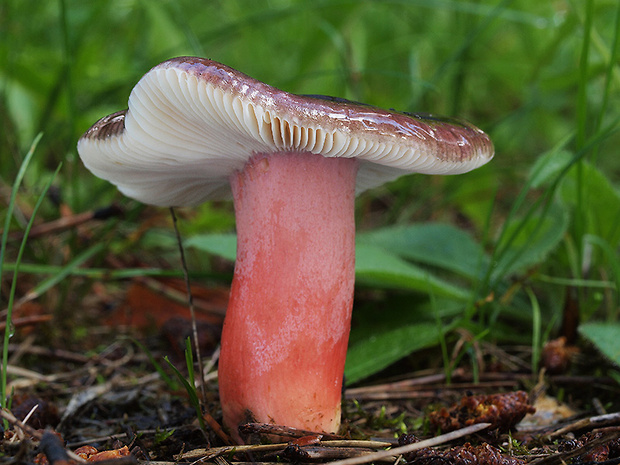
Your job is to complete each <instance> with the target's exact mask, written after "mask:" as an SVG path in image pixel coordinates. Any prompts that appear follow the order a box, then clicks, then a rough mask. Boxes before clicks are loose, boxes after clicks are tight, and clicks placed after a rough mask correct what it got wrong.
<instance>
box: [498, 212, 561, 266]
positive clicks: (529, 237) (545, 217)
mask: <svg viewBox="0 0 620 465" xmlns="http://www.w3.org/2000/svg"><path fill="white" fill-rule="evenodd" d="M568 224H569V215H568V212H567V210H566V209H565V208H562V207H561V206H559V205H557V204H551V205H549V206H548V207H547V208H545V209H543V210H542V211H540V212H538V213H535V214H533V215H531V216H529V217H527V218H526V219H521V220H517V221H515V222H513V223H512V224H509V225H507V227H506V231H505V233H504V235H503V238H504V240H503V241H502V242H501V243H500V244H498V246H497V247H498V250H501V252H500V253H499V254H498V256H497V262H496V263H495V267H494V271H493V275H494V277H495V278H500V277H502V276H507V275H510V274H513V273H516V272H518V271H523V270H526V269H528V268H530V267H533V266H535V265H537V264H539V263H542V262H543V261H544V260H545V259H546V258H547V256H548V255H549V254H550V253H551V252H552V251H553V250H554V249H555V248H556V247H557V246H558V244H559V243H560V241H561V240H562V237H563V236H564V233H565V232H566V229H567V228H568ZM502 249H503V250H502Z"/></svg>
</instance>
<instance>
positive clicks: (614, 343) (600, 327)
mask: <svg viewBox="0 0 620 465" xmlns="http://www.w3.org/2000/svg"><path fill="white" fill-rule="evenodd" d="M579 332H580V333H581V335H582V336H583V337H585V338H586V339H588V340H589V341H590V342H591V343H592V344H594V346H595V347H596V348H597V349H598V350H599V351H601V353H602V354H603V355H605V357H607V358H608V359H609V360H611V361H612V362H614V363H615V364H616V365H620V337H619V336H620V323H617V322H615V323H585V324H582V325H581V326H579Z"/></svg>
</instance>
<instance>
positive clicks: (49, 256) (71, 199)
mask: <svg viewBox="0 0 620 465" xmlns="http://www.w3.org/2000/svg"><path fill="white" fill-rule="evenodd" d="M619 44H620V6H618V2H617V1H616V0H599V1H593V0H586V1H577V0H569V1H565V2H541V1H534V0H512V1H511V0H479V1H475V0H471V1H460V0H386V1H370V0H367V1H363V0H315V1H307V0H269V1H266V0H258V1H257V0H251V1H250V0H230V1H228V0H227V1H226V2H224V1H215V2H193V1H189V0H178V1H170V0H149V1H145V0H107V1H103V0H92V1H88V2H84V1H77V0H59V1H58V2H34V1H22V0H5V1H4V2H3V3H2V4H0V125H1V130H0V193H2V196H1V197H0V205H3V206H6V207H7V208H0V221H2V223H3V224H5V225H6V226H8V228H10V229H11V230H12V231H18V230H23V229H24V228H26V225H27V223H28V219H29V215H31V213H32V207H33V206H34V205H35V204H36V202H37V199H39V198H40V196H41V194H42V192H43V187H42V186H44V185H45V183H46V182H48V181H50V182H52V185H53V188H54V189H55V190H56V191H57V195H58V196H59V197H60V199H61V202H62V203H63V204H64V205H66V206H68V207H70V208H71V209H72V210H73V211H75V212H82V211H86V210H92V209H96V208H99V207H103V206H105V205H108V204H109V203H110V202H118V203H119V204H121V205H122V206H123V208H124V209H125V210H126V214H125V217H124V218H122V219H120V220H119V219H112V220H109V221H108V222H107V223H106V224H104V225H103V226H101V227H98V228H96V229H95V230H94V236H93V237H90V238H89V239H88V240H84V238H81V237H78V235H77V234H76V233H75V231H69V232H64V233H61V235H60V237H59V238H55V240H56V241H57V240H58V239H60V241H61V242H62V243H63V244H64V245H65V246H64V247H63V248H62V250H61V248H59V247H57V246H54V245H53V244H52V243H51V241H47V242H46V240H45V238H44V239H36V240H32V241H31V243H30V244H29V245H30V247H27V248H26V249H25V250H23V256H21V260H22V267H21V274H20V275H19V276H20V277H21V278H22V279H24V280H25V282H26V283H28V285H30V286H31V287H32V288H33V289H35V290H37V291H38V292H37V294H36V295H37V297H38V298H39V299H43V300H45V299H46V295H47V293H48V292H49V291H50V290H51V289H53V290H55V291H58V292H56V293H55V295H56V296H55V298H54V299H51V298H50V301H51V302H52V303H53V305H54V306H55V308H56V309H57V316H58V317H59V318H62V317H63V316H64V317H65V318H66V315H65V314H63V311H62V310H61V308H62V307H63V306H67V305H69V306H72V307H76V306H79V305H80V298H81V297H82V296H84V295H85V293H86V292H87V289H88V286H89V285H90V284H91V283H92V282H93V281H95V280H97V281H102V280H103V281H105V280H110V279H119V278H122V277H130V276H134V275H135V274H136V273H140V271H139V270H136V269H129V270H126V271H125V270H112V271H111V272H110V273H106V271H105V265H104V262H103V261H102V260H103V257H104V256H105V254H106V253H109V254H113V255H118V256H127V255H131V254H136V253H139V254H140V256H141V257H146V260H145V261H146V262H147V264H149V265H151V266H152V268H151V269H150V270H148V271H145V273H149V274H153V273H155V274H159V273H161V275H167V274H169V273H171V272H173V273H178V271H175V270H177V268H178V266H177V263H178V252H177V251H176V248H175V244H174V241H173V240H172V238H173V236H172V230H171V228H166V227H162V228H160V229H158V230H151V231H149V232H147V233H146V234H138V232H139V231H140V229H141V227H142V224H141V222H142V221H144V219H145V217H146V216H152V215H153V210H145V209H144V208H143V207H142V206H140V205H138V204H136V203H135V202H133V201H131V200H129V199H125V198H123V197H122V196H121V195H119V194H118V192H117V191H116V190H115V189H114V188H113V187H112V186H110V185H108V184H107V183H105V182H103V181H100V180H98V179H96V178H94V177H93V176H92V175H91V174H90V173H88V172H86V171H85V170H84V168H83V167H82V166H81V164H80V162H79V159H78V157H77V153H76V149H75V143H76V141H77V139H78V138H79V136H80V135H81V134H82V133H83V132H84V131H85V130H86V129H88V127H89V126H90V125H91V124H92V123H93V122H94V121H96V120H97V119H98V118H100V117H101V116H104V115H106V114H109V113H111V112H113V111H116V110H119V109H122V108H124V107H125V106H126V105H127V97H128V95H129V92H130V90H131V88H132V87H133V85H134V84H135V83H136V82H137V80H138V79H139V78H140V76H141V75H142V74H144V73H145V72H146V71H147V70H148V69H149V68H150V67H152V66H154V65H155V64H157V63H159V62H161V61H163V60H165V59H167V58H170V57H172V56H176V55H185V54H196V55H202V56H206V57H209V58H212V59H215V60H218V61H221V62H223V63H226V64H228V65H230V66H232V67H235V68H237V69H240V70H241V71H243V72H245V73H247V74H250V75H251V76H253V77H256V78H258V79H260V80H263V81H265V82H268V83H270V84H273V85H275V86H278V87H281V88H283V89H285V90H288V91H292V92H296V93H315V94H316V93H320V94H327V95H336V96H341V97H345V98H350V99H354V100H359V101H364V102H368V103H371V104H374V105H378V106H383V107H393V108H397V109H400V110H405V111H427V112H434V113H439V114H451V115H454V116H460V117H463V118H466V119H469V120H471V121H472V122H474V123H475V124H477V125H478V126H480V127H481V128H483V129H484V130H486V131H487V132H488V133H489V134H490V135H491V137H492V139H493V140H494V142H495V146H496V152H497V155H496V158H495V160H493V162H491V163H490V164H489V165H487V166H485V167H483V168H481V169H479V170H477V171H476V172H472V173H470V174H467V175H463V176H457V177H444V178H442V177H433V178H430V177H425V176H410V177H406V178H402V179H399V180H397V181H395V182H393V183H391V184H390V185H387V186H384V187H381V188H378V189H376V190H374V191H372V192H368V193H365V194H363V195H362V196H360V198H359V199H358V207H357V219H358V229H359V232H360V238H359V240H358V243H359V244H361V247H360V250H359V251H358V253H359V254H360V256H359V258H358V265H359V267H358V280H359V286H360V289H366V288H377V287H379V288H381V289H383V290H384V291H385V292H384V293H383V294H381V295H383V296H384V299H383V300H381V299H379V300H378V301H374V302H371V304H372V305H371V304H368V303H367V302H362V303H360V305H359V308H356V318H357V323H356V329H355V330H354V332H353V334H352V336H351V353H352V356H351V357H352V358H351V359H350V363H349V365H348V370H349V371H351V370H352V371H353V373H355V376H350V378H349V379H350V380H351V379H362V378H364V377H365V376H368V375H369V374H372V373H373V372H375V371H377V370H379V369H381V368H383V367H384V366H386V365H388V364H389V363H391V362H393V361H394V360H396V359H398V358H399V357H402V356H404V355H406V354H408V353H410V352H411V351H413V350H419V349H421V348H423V347H427V346H437V347H439V345H441V344H444V345H445V344H448V345H451V344H452V343H453V340H454V339H453V337H452V331H453V329H454V328H456V327H460V328H464V329H467V330H468V331H470V332H471V333H472V334H473V336H474V337H478V336H480V337H484V338H486V339H488V340H499V341H503V342H519V343H523V342H526V343H528V344H531V345H532V347H533V348H534V353H535V354H537V353H538V351H539V349H540V345H541V344H542V343H543V342H544V336H545V335H548V334H555V331H556V330H557V327H558V326H559V324H560V322H561V320H562V310H563V306H564V304H565V302H566V295H567V293H568V292H567V290H569V289H570V290H575V292H576V295H577V298H578V304H579V308H580V311H581V314H582V317H583V320H584V321H598V320H602V319H604V320H606V321H608V322H617V320H618V310H617V309H618V285H619V283H620V261H619V259H618V246H619V244H620V196H619V194H618V187H619V185H618V173H619V172H620V161H619V160H620V158H618V153H617V152H618V149H617V147H618V146H620V134H618V129H619V128H620V110H618V109H619V108H620V68H619V66H618V61H619V60H618V58H619V53H620V52H619V50H618V49H619ZM40 132H42V133H43V138H42V139H41V141H40V142H39V144H38V148H37V152H38V154H37V157H35V158H34V159H32V160H31V162H30V164H29V166H28V170H27V171H26V172H25V174H24V178H23V181H22V182H21V183H17V182H16V179H17V178H18V173H19V169H20V166H22V163H23V160H24V157H25V154H26V153H28V150H29V147H30V146H31V145H32V143H33V140H35V138H36V135H37V134H38V133H40ZM60 162H62V164H63V167H62V169H61V170H60V172H59V173H58V175H57V176H56V178H53V175H54V170H55V169H56V167H57V166H58V164H59V163H60ZM52 179H53V180H52ZM18 184H19V202H17V203H15V202H14V201H9V197H8V196H7V195H5V194H4V192H6V191H7V190H10V189H11V187H12V186H14V185H18ZM9 206H11V207H13V206H14V207H15V208H16V211H15V214H14V215H11V214H10V208H8V207H9ZM58 216H59V212H58V205H57V204H56V203H54V202H52V201H51V200H49V199H46V200H44V201H43V203H42V204H41V206H40V209H39V212H38V215H37V221H43V220H52V219H55V218H57V217H58ZM182 217H183V218H185V219H184V220H182V221H183V222H184V224H183V230H184V232H185V234H186V235H187V236H189V237H190V238H197V239H196V240H197V241H198V242H200V240H203V239H204V237H205V235H206V236H207V239H208V238H209V237H210V236H209V235H210V234H213V233H218V234H220V233H222V234H225V233H228V232H230V231H232V225H233V224H234V219H233V216H232V212H231V206H230V205H229V204H226V203H213V204H209V205H206V206H203V207H200V208H197V209H194V210H189V211H184V212H183V214H182ZM437 228H439V229H437ZM5 231H8V229H6V228H5ZM438 231H439V232H440V234H439V235H438ZM218 237H219V238H221V236H218ZM422 239H424V240H426V241H431V240H433V239H434V240H436V241H437V243H441V244H443V245H442V246H441V247H439V246H437V247H435V248H433V247H430V246H427V247H422V248H421V249H415V250H418V252H415V251H414V249H412V244H416V245H417V246H418V247H419V244H420V243H421V242H422ZM455 241H458V243H459V244H466V246H467V248H468V250H470V251H471V254H473V255H468V256H467V257H463V256H462V254H461V255H459V253H458V250H456V251H455V250H452V249H451V248H450V247H449V244H451V243H452V244H454V243H455ZM103 243H104V244H106V248H105V250H99V249H93V247H94V246H95V244H103ZM54 244H57V242H54ZM427 244H428V242H427ZM18 251H19V244H18V243H16V242H14V241H13V242H11V241H8V242H6V247H4V248H3V259H4V265H5V270H9V271H10V270H15V269H16V263H15V262H16V260H17V255H18ZM212 252H213V249H211V248H210V247H209V245H208V244H207V245H206V246H205V245H204V240H203V247H193V248H192V249H191V255H190V256H189V257H188V261H189V263H190V271H191V272H192V273H193V274H194V275H196V276H207V277H208V278H209V279H218V280H221V279H224V281H225V280H226V279H227V278H228V277H221V276H219V275H217V274H214V270H213V268H212V266H211V264H212V257H213V255H212ZM84 254H86V255H84ZM80 257H86V258H88V260H87V261H82V260H79V258H80ZM76 260H78V261H76ZM76 263H79V265H81V266H80V267H79V268H78V267H77V266H76ZM85 263H86V264H88V267H90V268H85V265H84V264H85ZM58 270H62V272H63V273H62V278H63V279H58V278H56V279H54V278H53V277H50V273H57V272H58ZM171 270H172V271H171ZM84 277H89V279H88V280H86V281H85V280H84ZM3 280H4V281H3V283H2V284H3V286H2V295H0V302H1V306H2V307H3V308H4V307H6V306H7V297H8V293H7V292H6V291H5V289H8V287H7V286H8V283H10V282H11V278H10V277H9V276H8V275H7V273H5V274H3ZM76 288H77V290H78V291H77V292H70V290H72V291H75V290H76ZM429 293H430V294H429ZM58 295H61V296H65V297H63V298H61V299H60V300H59V298H58ZM403 295H405V296H407V297H406V298H404V299H403V298H402V296H403ZM68 300H69V301H71V300H73V301H71V302H67V301H68ZM388 303H393V305H388ZM377 306H378V307H381V308H383V307H388V308H390V310H391V311H389V312H386V311H383V312H381V317H380V318H379V317H378V316H377V315H376V314H375V313H373V312H374V310H375V309H374V308H373V307H377ZM438 322H439V323H440V325H439V326H441V325H443V328H444V329H443V332H442V331H439V330H437V328H438ZM417 325H422V327H423V328H432V331H427V333H425V337H424V338H422V339H416V337H415V334H416V332H417V331H419V329H420V328H419V327H418V326H417ZM515 325H517V327H518V328H520V330H519V331H518V332H516V331H515V330H514V327H515ZM371 329H372V331H371ZM489 329H490V330H489ZM394 331H397V333H398V334H396V333H395V332H394ZM371 335H372V336H373V337H372V339H371V338H370V336H371ZM412 339H413V340H412ZM371 340H372V342H370V341H371ZM395 340H396V341H398V343H397V344H396V347H394V341H395ZM388 349H389V353H386V356H385V357H384V359H383V360H382V361H381V362H380V363H379V362H377V363H375V364H372V363H371V364H370V366H366V365H365V366H364V367H362V366H361V362H360V363H357V362H355V357H359V359H360V360H364V357H365V355H364V354H367V353H373V351H380V350H384V351H388ZM444 352H445V347H444ZM375 353H376V352H375ZM358 354H359V356H358ZM390 354H391V355H390ZM388 355H389V356H388ZM463 359H464V358H463ZM356 363H357V364H356ZM364 363H366V364H367V361H364ZM446 363H447V362H446ZM351 364H353V365H351Z"/></svg>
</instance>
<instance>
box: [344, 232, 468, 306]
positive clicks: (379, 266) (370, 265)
mask: <svg viewBox="0 0 620 465" xmlns="http://www.w3.org/2000/svg"><path fill="white" fill-rule="evenodd" d="M355 277H356V280H357V281H358V282H361V283H364V284H367V285H375V286H382V287H387V288H394V289H407V290H412V291H419V292H424V293H432V294H434V295H435V296H444V297H452V298H454V299H458V300H467V299H468V298H469V297H470V292H469V291H467V290H465V289H463V288H460V287H458V286H455V285H453V284H450V283H448V282H446V281H444V280H442V279H440V278H438V277H436V276H434V275H433V274H431V273H430V272H428V271H426V270H424V269H422V268H419V267H417V266H415V265H413V264H411V263H408V262H406V261H404V260H402V259H400V258H399V257H397V256H396V255H394V254H391V253H390V252H388V251H387V250H385V249H383V248H381V247H377V246H373V245H369V244H364V243H361V244H357V250H356V253H355Z"/></svg>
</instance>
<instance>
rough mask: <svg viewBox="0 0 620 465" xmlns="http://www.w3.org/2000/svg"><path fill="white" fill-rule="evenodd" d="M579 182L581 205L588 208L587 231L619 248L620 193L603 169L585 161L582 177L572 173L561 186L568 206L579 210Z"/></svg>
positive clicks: (576, 172)
mask: <svg viewBox="0 0 620 465" xmlns="http://www.w3.org/2000/svg"><path fill="white" fill-rule="evenodd" d="M579 183H581V185H582V191H581V192H582V193H581V195H582V204H583V205H585V206H587V208H585V212H584V214H585V217H586V225H585V226H586V231H585V232H586V233H589V234H593V235H596V236H599V237H601V238H603V239H605V240H606V241H608V242H609V244H610V245H611V246H612V247H616V246H617V245H618V243H620V194H619V193H618V191H617V190H616V189H615V188H614V186H613V185H612V184H611V182H610V180H609V179H608V178H607V177H606V176H605V175H604V174H603V173H602V172H601V171H600V170H598V169H597V168H596V167H594V166H592V165H590V164H589V163H585V162H584V163H583V164H582V169H581V175H579V174H578V171H577V170H572V171H571V172H570V174H569V176H567V178H566V179H565V180H564V182H563V183H562V185H561V187H560V197H561V199H562V200H563V201H564V203H565V204H566V205H568V206H572V207H577V205H576V202H577V199H578V198H579V195H578V188H579V187H578V186H579Z"/></svg>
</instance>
